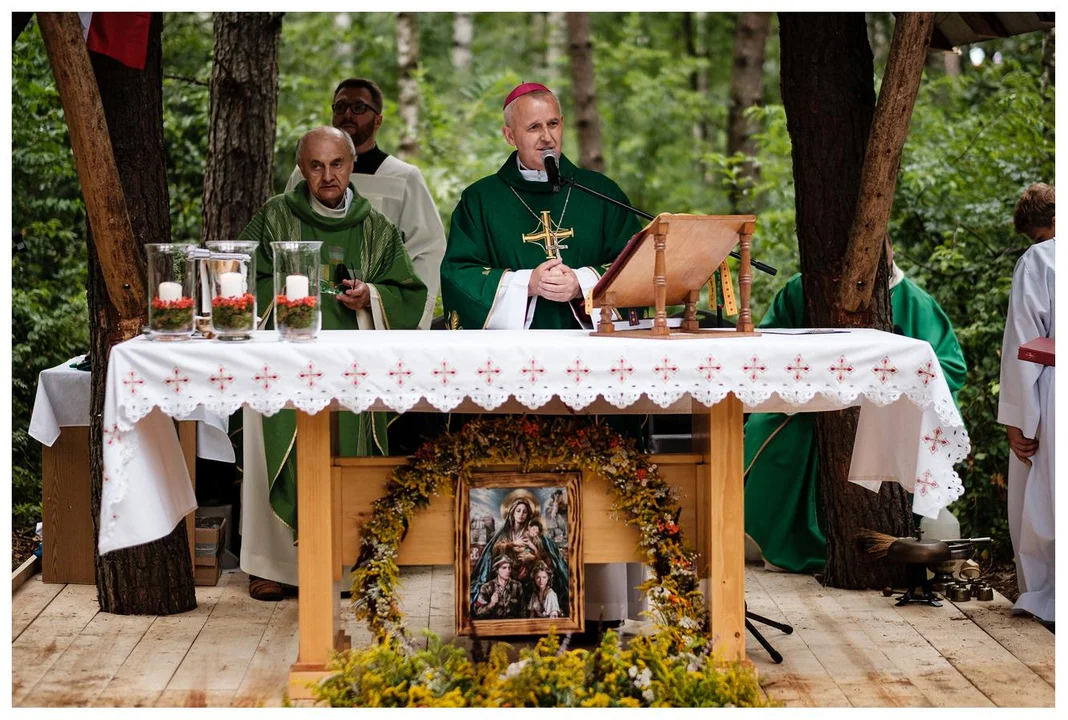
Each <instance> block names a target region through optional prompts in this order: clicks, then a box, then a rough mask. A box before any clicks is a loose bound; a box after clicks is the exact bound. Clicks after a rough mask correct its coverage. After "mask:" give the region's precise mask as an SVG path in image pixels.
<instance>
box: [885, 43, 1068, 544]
mask: <svg viewBox="0 0 1068 720" xmlns="http://www.w3.org/2000/svg"><path fill="white" fill-rule="evenodd" d="M1040 37H1041V36H1040V35H1035V36H1022V37H1020V38H1016V39H1014V41H1002V42H1001V43H999V44H998V45H997V46H994V45H993V44H987V45H984V47H985V48H986V51H987V54H988V57H992V56H993V53H994V52H995V50H997V49H1000V50H1001V51H1002V52H1003V53H1004V56H1005V61H1004V62H1003V63H1002V64H1001V65H994V64H992V63H988V64H987V65H986V66H984V67H982V68H980V69H978V70H972V71H970V72H967V73H965V74H964V75H962V76H960V77H958V78H956V79H954V78H951V77H947V76H938V77H935V78H931V77H928V78H926V79H925V81H924V83H923V85H922V86H921V91H920V96H919V98H918V100H917V103H916V110H915V112H914V114H913V118H912V125H911V130H910V133H909V139H908V143H907V144H906V146H905V152H904V155H903V157H902V163H901V174H900V177H899V179H898V188H897V194H896V196H895V202H894V211H893V216H892V218H891V227H890V232H891V236H892V237H893V238H894V244H895V260H896V261H897V263H898V265H900V266H901V267H902V269H903V270H904V271H905V273H906V274H907V275H909V276H910V277H912V278H913V279H914V280H916V281H917V282H918V283H919V284H920V285H921V286H923V287H924V288H925V289H926V290H927V291H928V292H929V293H931V295H933V296H934V298H935V299H936V300H937V301H938V302H939V304H940V305H941V306H942V307H943V308H944V309H945V311H946V314H947V315H949V317H950V319H951V320H952V321H953V324H954V327H955V329H956V332H957V338H958V339H959V341H960V344H961V348H962V349H963V350H964V356H965V359H966V360H967V362H968V369H969V370H968V379H967V382H966V383H965V385H964V387H963V388H962V389H961V391H960V395H959V403H960V408H961V413H962V414H963V416H964V422H965V425H966V427H967V428H968V432H969V435H970V437H971V443H972V454H971V456H970V457H969V458H968V459H967V461H966V462H965V463H964V464H963V465H961V466H958V470H959V471H960V473H961V479H962V480H963V482H964V488H965V495H964V497H963V498H962V499H961V500H959V501H958V502H957V503H956V505H955V506H954V507H953V508H952V509H953V510H954V511H955V512H956V514H957V515H958V517H959V519H960V523H961V532H963V533H965V535H966V536H981V535H983V536H985V535H992V536H993V537H994V540H995V546H994V547H995V552H996V553H997V554H998V555H1000V556H1002V557H1011V546H1010V544H1009V539H1008V527H1007V522H1006V509H1005V507H1006V506H1005V503H1006V484H1005V474H1006V472H1007V466H1008V443H1007V441H1006V436H1005V429H1004V428H1003V427H1002V426H1000V425H998V424H997V408H998V390H999V385H998V379H999V374H1000V363H1001V358H1000V348H1001V339H1002V333H1003V332H1004V327H1005V311H1006V308H1007V304H1008V292H1009V287H1010V285H1011V280H1012V270H1013V266H1014V264H1015V262H1016V260H1017V259H1018V258H1019V256H1020V254H1021V253H1022V251H1023V250H1024V249H1026V247H1027V245H1028V241H1027V239H1026V238H1024V237H1023V236H1020V235H1016V234H1015V232H1014V230H1013V227H1012V208H1013V205H1014V204H1015V202H1016V200H1017V198H1018V197H1019V196H1020V193H1021V192H1022V191H1023V189H1024V188H1025V187H1026V186H1027V185H1029V184H1030V183H1032V182H1039V181H1042V182H1053V176H1054V144H1053V128H1054V102H1053V99H1054V98H1053V88H1048V89H1043V88H1042V87H1040V85H1039V79H1038V78H1039V75H1040V73H1041V67H1040V52H1041V50H1040V43H1039V42H1036V39H1038V40H1040Z"/></svg>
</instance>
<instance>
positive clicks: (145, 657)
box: [11, 567, 1055, 707]
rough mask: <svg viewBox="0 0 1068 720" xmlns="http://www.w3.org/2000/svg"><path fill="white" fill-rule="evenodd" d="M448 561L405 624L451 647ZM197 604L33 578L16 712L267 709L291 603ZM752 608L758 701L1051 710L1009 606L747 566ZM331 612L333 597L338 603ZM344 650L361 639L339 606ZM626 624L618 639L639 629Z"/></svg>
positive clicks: (1046, 657)
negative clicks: (861, 587)
mask: <svg viewBox="0 0 1068 720" xmlns="http://www.w3.org/2000/svg"><path fill="white" fill-rule="evenodd" d="M453 593H454V590H453V573H452V568H451V567H418V568H406V569H405V570H404V572H403V588H402V596H401V597H402V604H403V606H404V608H405V610H406V612H407V613H408V622H409V626H410V627H411V628H412V629H413V630H416V629H418V628H424V627H429V628H430V629H431V630H433V631H435V632H436V633H438V634H439V635H440V636H441V637H442V639H444V640H449V639H452V638H453V633H452V625H453ZM197 601H198V605H199V606H198V607H197V609H196V610H194V611H192V612H189V613H185V614H183V615H176V616H171V617H147V616H118V615H108V614H106V613H101V612H99V611H98V606H97V602H96V591H95V589H94V588H92V587H88V586H84V585H65V586H64V585H45V584H43V583H42V582H41V577H40V575H37V576H35V577H33V578H31V579H30V580H29V581H27V582H26V583H25V584H23V585H22V586H21V587H19V588H18V589H17V590H16V591H15V592H14V594H13V596H12V613H11V627H12V631H11V632H12V645H11V653H12V683H11V692H12V703H13V705H14V706H15V707H41V706H45V707H76V706H81V707H84V706H96V707H112V706H116V707H117V706H132V707H276V706H279V705H281V704H282V702H283V689H284V687H285V684H286V678H287V674H288V671H289V666H290V664H291V663H292V662H294V661H295V659H296V655H297V601H296V600H294V599H286V600H283V601H282V602H280V603H262V602H257V601H254V600H251V599H250V598H249V597H248V578H247V576H246V575H244V574H243V573H240V572H234V573H224V574H223V576H222V579H221V580H220V584H219V585H218V586H216V587H210V588H197ZM746 601H747V603H748V608H749V610H751V611H752V612H755V613H758V614H760V615H764V616H766V617H768V618H770V619H772V620H777V621H782V622H787V623H790V624H791V625H793V627H794V632H793V634H791V635H783V634H782V633H780V632H779V631H778V630H775V629H772V628H763V626H760V625H758V626H757V627H758V628H761V629H763V630H766V632H765V635H766V637H767V638H768V639H769V640H770V641H771V643H772V644H773V645H774V646H775V648H776V649H778V651H779V652H781V653H782V655H783V656H784V662H783V663H782V664H781V665H775V664H774V663H772V662H771V660H770V658H769V657H768V655H767V653H765V652H764V650H763V649H762V648H761V647H760V645H759V644H758V643H757V641H756V640H755V639H754V638H753V637H752V636H748V637H747V644H746V649H747V652H748V654H749V658H750V659H751V660H752V662H753V663H754V665H756V667H757V669H758V671H759V673H760V678H761V684H762V685H763V687H764V689H765V691H766V692H767V693H768V694H769V695H770V696H772V697H774V698H777V699H779V700H781V701H782V702H783V703H784V704H786V705H787V706H790V707H1024V706H1027V707H1053V705H1054V694H1055V693H1054V687H1055V662H1054V636H1053V634H1052V633H1050V632H1049V631H1048V630H1046V629H1045V628H1043V627H1042V626H1041V625H1039V624H1038V623H1036V622H1034V621H1033V620H1029V619H1026V618H1023V617H1014V616H1012V615H1011V613H1010V609H1011V603H1009V602H1008V601H1007V600H1006V599H1005V598H1004V597H1002V596H1000V595H997V596H996V598H995V600H994V601H993V602H986V603H980V602H977V601H972V602H968V603H961V604H960V605H954V604H953V603H949V602H946V603H945V604H944V606H943V607H942V608H932V607H926V606H921V605H912V606H908V607H904V608H897V607H895V606H894V599H893V598H884V597H882V596H881V595H880V594H878V593H874V592H856V591H844V590H833V589H830V588H824V587H821V586H820V585H819V584H818V583H817V582H816V581H815V580H814V579H813V578H812V577H810V576H807V575H789V574H781V573H768V572H765V571H764V570H762V569H759V568H755V567H749V568H747V570H746ZM344 605H345V603H343V607H344ZM342 624H343V626H344V627H345V628H346V630H347V631H348V632H349V634H350V636H351V637H352V643H353V646H359V645H366V644H367V643H369V642H370V635H369V633H368V632H367V629H366V628H365V627H364V626H363V625H362V624H361V623H357V622H356V621H355V620H354V619H353V618H352V615H351V613H350V612H348V611H347V609H345V610H344V611H343V614H342ZM643 629H645V628H644V624H643V623H636V622H628V623H627V625H626V627H625V628H624V631H625V633H626V634H630V633H636V632H642V631H643Z"/></svg>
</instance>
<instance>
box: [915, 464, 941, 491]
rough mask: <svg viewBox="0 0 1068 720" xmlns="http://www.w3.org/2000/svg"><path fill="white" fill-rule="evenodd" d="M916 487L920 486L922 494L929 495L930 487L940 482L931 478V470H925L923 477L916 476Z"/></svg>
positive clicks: (934, 486)
mask: <svg viewBox="0 0 1068 720" xmlns="http://www.w3.org/2000/svg"><path fill="white" fill-rule="evenodd" d="M916 487H917V488H919V493H920V495H923V496H924V497H927V491H928V488H930V489H934V488H937V487H938V483H936V482H935V481H934V480H932V479H931V471H930V470H924V471H923V477H918V478H916Z"/></svg>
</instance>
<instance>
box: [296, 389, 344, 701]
mask: <svg viewBox="0 0 1068 720" xmlns="http://www.w3.org/2000/svg"><path fill="white" fill-rule="evenodd" d="M334 494H335V492H334V485H333V482H332V481H331V468H330V413H329V412H328V411H326V410H323V411H321V412H319V413H317V414H315V415H308V414H307V413H305V412H302V411H299V410H298V411H297V528H298V533H299V535H298V544H297V564H298V567H297V578H298V581H299V583H300V599H299V600H298V601H297V609H298V618H299V623H300V641H299V650H298V655H297V662H296V664H295V665H293V666H292V668H291V670H290V674H289V679H290V682H289V690H290V695H291V696H293V697H298V696H299V697H307V696H308V690H307V688H306V687H305V686H304V685H303V682H302V681H303V680H309V679H314V677H315V675H316V674H320V675H321V673H322V670H323V669H324V667H325V665H326V663H327V661H328V660H329V659H330V651H331V650H333V649H334V639H335V636H336V635H337V629H338V618H339V614H340V613H339V610H340V589H339V588H338V587H337V586H336V584H335V580H334V577H335V575H336V570H335V569H334V566H335V565H340V560H338V561H337V562H335V558H334V554H335V549H336V548H335V535H334V524H335V523H336V521H337V520H336V512H335V509H334V508H333V507H332V506H333V503H334Z"/></svg>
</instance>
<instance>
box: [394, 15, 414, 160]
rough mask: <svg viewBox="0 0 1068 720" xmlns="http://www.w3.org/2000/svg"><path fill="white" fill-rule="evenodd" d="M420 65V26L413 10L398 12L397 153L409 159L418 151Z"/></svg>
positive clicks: (402, 157) (404, 158)
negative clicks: (399, 126)
mask: <svg viewBox="0 0 1068 720" xmlns="http://www.w3.org/2000/svg"><path fill="white" fill-rule="evenodd" d="M418 68H419V26H418V23H417V22H416V15H415V13H407V12H399V13H397V85H398V87H399V90H400V92H399V97H398V104H399V105H400V117H401V122H402V123H403V125H404V129H403V131H402V134H401V141H400V147H399V148H398V149H397V155H398V156H399V157H400V158H401V159H402V160H411V159H413V158H415V157H416V156H417V155H418V154H419V140H418V137H419V85H418V83H417V82H416V80H415V72H416V70H418Z"/></svg>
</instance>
